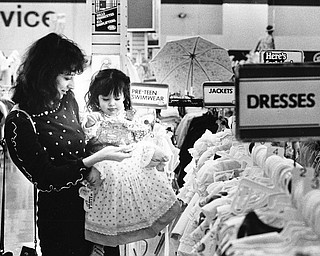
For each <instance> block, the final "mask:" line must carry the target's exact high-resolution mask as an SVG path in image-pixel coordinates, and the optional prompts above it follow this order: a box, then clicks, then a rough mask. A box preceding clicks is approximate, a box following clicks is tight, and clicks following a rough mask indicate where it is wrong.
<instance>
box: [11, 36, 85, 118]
mask: <svg viewBox="0 0 320 256" xmlns="http://www.w3.org/2000/svg"><path fill="white" fill-rule="evenodd" d="M86 63H87V59H86V57H85V54H84V53H83V52H82V50H81V49H80V48H79V47H78V46H77V44H76V43H75V42H73V41H72V40H70V39H67V38H66V37H65V36H63V35H58V34H56V33H49V34H47V35H46V36H44V37H42V38H40V39H39V40H37V41H35V42H34V43H33V44H32V45H31V46H30V47H29V48H28V50H27V51H26V53H25V54H24V56H23V61H22V63H21V65H20V67H19V69H18V75H17V79H16V83H15V85H14V86H13V97H12V100H13V101H14V102H15V103H19V105H20V107H21V108H23V109H26V110H29V111H30V112H31V113H32V112H38V111H43V110H44V109H48V108H50V103H52V101H53V102H54V103H57V102H58V101H59V94H58V90H57V82H56V79H57V76H58V75H60V74H79V73H82V72H83V70H84V69H85V66H86Z"/></svg>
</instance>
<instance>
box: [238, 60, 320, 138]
mask: <svg viewBox="0 0 320 256" xmlns="http://www.w3.org/2000/svg"><path fill="white" fill-rule="evenodd" d="M236 110H237V114H236V117H237V120H236V125H237V130H236V135H237V137H238V138H239V139H240V140H244V141H254V140H255V141H279V140H283V139H285V140H303V139H304V138H309V139H310V138H318V139H319V138H320V115H319V113H320V63H295V64H290V63H284V64H249V65H243V66H240V68H239V73H238V75H237V79H236Z"/></svg>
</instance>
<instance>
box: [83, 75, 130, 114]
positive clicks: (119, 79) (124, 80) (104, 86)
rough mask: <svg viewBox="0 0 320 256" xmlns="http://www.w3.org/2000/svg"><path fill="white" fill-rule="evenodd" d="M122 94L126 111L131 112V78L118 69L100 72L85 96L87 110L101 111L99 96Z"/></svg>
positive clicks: (93, 79) (93, 78)
mask: <svg viewBox="0 0 320 256" xmlns="http://www.w3.org/2000/svg"><path fill="white" fill-rule="evenodd" d="M121 93H123V96H124V102H123V104H124V109H125V110H130V109H131V99H130V78H129V77H128V76H127V75H126V74H124V73H123V72H122V71H120V70H118V69H103V70H100V71H98V72H97V73H96V74H95V75H94V76H93V77H92V79H91V83H90V87H89V90H88V92H87V93H86V95H85V101H86V105H87V108H88V109H89V110H92V111H99V110H100V107H99V99H98V97H99V95H102V96H108V95H110V94H113V95H115V96H119V95H120V94H121Z"/></svg>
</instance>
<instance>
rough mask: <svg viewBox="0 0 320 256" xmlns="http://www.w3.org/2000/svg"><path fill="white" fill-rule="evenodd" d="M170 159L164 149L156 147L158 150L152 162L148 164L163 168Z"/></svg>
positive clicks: (159, 168)
mask: <svg viewBox="0 0 320 256" xmlns="http://www.w3.org/2000/svg"><path fill="white" fill-rule="evenodd" d="M168 161H169V157H168V156H167V155H166V154H165V153H164V152H163V150H162V149H160V148H159V147H156V150H155V152H154V154H153V156H152V159H151V161H150V163H149V164H148V165H147V166H146V167H147V168H149V167H157V169H158V170H159V171H160V170H163V168H164V166H165V165H166V162H168Z"/></svg>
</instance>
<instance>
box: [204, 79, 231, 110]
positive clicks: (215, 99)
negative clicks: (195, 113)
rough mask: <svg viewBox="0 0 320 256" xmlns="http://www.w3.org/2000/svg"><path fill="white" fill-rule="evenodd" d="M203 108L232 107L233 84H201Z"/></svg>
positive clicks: (210, 82)
mask: <svg viewBox="0 0 320 256" xmlns="http://www.w3.org/2000/svg"><path fill="white" fill-rule="evenodd" d="M203 99H204V106H205V107H234V103H235V94H234V83H232V82H218V81H208V82H204V83H203Z"/></svg>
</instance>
